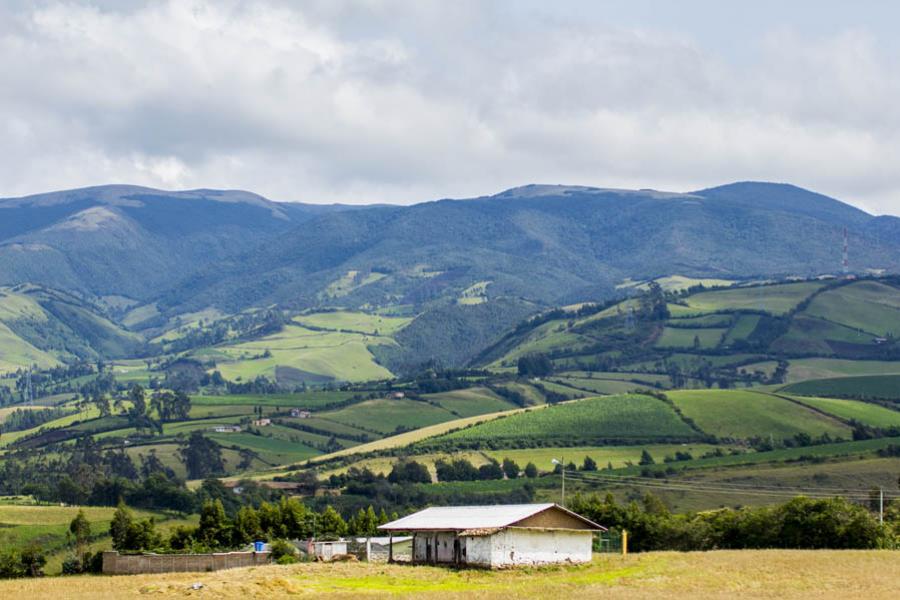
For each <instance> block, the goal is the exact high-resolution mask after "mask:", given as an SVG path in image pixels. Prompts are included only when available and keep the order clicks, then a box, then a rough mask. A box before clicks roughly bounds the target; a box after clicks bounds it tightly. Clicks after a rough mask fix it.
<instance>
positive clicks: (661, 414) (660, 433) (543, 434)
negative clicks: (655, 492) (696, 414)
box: [434, 394, 699, 445]
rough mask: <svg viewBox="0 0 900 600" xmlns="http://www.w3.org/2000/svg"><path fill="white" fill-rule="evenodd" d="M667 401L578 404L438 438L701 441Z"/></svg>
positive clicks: (626, 398) (624, 398)
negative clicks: (675, 439)
mask: <svg viewBox="0 0 900 600" xmlns="http://www.w3.org/2000/svg"><path fill="white" fill-rule="evenodd" d="M697 437H699V436H698V434H697V433H696V432H695V431H694V430H692V429H691V428H690V427H689V426H688V425H687V424H686V423H685V422H684V421H682V420H681V419H680V418H679V417H678V415H677V414H675V412H674V411H673V410H672V409H671V408H670V407H669V406H668V405H666V404H665V403H664V402H662V401H661V400H658V399H656V398H653V397H651V396H643V395H638V394H629V395H621V396H605V397H598V398H588V399H585V400H574V401H572V402H567V403H564V404H558V405H555V406H550V407H548V408H546V409H544V410H541V411H538V412H533V411H529V412H523V413H519V414H515V415H512V416H509V417H506V418H503V419H497V420H494V421H489V422H487V423H483V424H480V425H475V426H473V427H469V428H467V429H462V430H459V431H455V432H453V433H449V434H447V435H445V436H442V437H439V438H436V439H435V440H434V441H435V442H438V443H439V442H441V441H459V442H468V443H472V442H503V441H518V442H523V441H530V442H532V443H546V444H550V445H554V444H555V445H586V444H584V442H585V441H588V440H596V441H600V440H608V439H616V440H628V439H642V440H644V439H646V440H652V439H659V438H679V439H684V440H686V441H687V440H691V439H696V438H697Z"/></svg>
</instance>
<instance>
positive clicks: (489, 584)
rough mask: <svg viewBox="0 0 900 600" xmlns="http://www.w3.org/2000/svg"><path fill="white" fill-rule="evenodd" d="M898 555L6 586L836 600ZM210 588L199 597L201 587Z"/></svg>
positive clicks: (289, 571)
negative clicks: (195, 584)
mask: <svg viewBox="0 0 900 600" xmlns="http://www.w3.org/2000/svg"><path fill="white" fill-rule="evenodd" d="M898 568H900V557H898V555H897V553H895V552H884V551H875V550H869V551H836V550H816V551H809V550H743V551H713V552H689V553H678V552H648V553H643V554H629V555H628V556H620V555H608V554H607V555H595V557H594V560H593V561H592V562H591V563H589V564H586V565H576V566H571V565H570V566H552V567H542V568H529V569H511V570H503V571H486V570H467V569H463V570H454V569H446V568H441V567H429V566H409V565H385V564H377V563H352V562H350V563H301V564H295V565H288V566H269V567H257V568H247V569H233V570H229V571H219V572H215V573H169V574H152V575H150V574H148V575H126V576H117V577H89V576H85V577H69V578H65V579H59V578H45V579H32V580H16V581H0V593H5V594H6V595H8V596H22V597H27V598H34V599H36V600H42V599H44V598H51V599H54V600H55V599H57V598H61V597H65V598H70V599H72V600H87V599H91V600H95V599H96V600H105V599H112V598H115V599H118V598H123V597H127V598H130V597H143V596H146V595H151V596H153V597H156V598H176V597H177V598H182V597H185V596H192V597H193V596H197V597H210V598H223V599H230V598H235V599H245V598H275V597H288V596H291V597H293V596H298V597H307V596H309V597H325V598H335V599H343V598H359V597H360V596H363V595H364V596H365V597H366V598H421V597H428V598H436V599H443V598H448V599H451V598H452V599H457V598H458V599H464V598H465V599H468V598H481V599H485V600H492V599H498V600H508V599H509V598H516V597H520V598H522V597H527V598H535V599H543V598H552V599H559V598H573V597H577V598H609V599H613V600H615V599H619V598H622V599H626V598H628V599H631V598H671V599H674V600H680V599H682V598H684V599H688V598H690V599H693V598H763V597H765V598H779V599H788V600H791V599H794V598H821V599H826V598H836V599H840V600H855V599H860V600H880V599H881V598H894V597H896V596H897V595H898V594H900V582H898V580H897V577H896V572H897V570H898ZM197 582H200V583H202V584H203V588H202V589H199V590H193V589H192V586H193V585H194V583H197Z"/></svg>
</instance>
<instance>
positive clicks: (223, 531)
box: [197, 499, 231, 548]
mask: <svg viewBox="0 0 900 600" xmlns="http://www.w3.org/2000/svg"><path fill="white" fill-rule="evenodd" d="M197 537H198V538H199V539H200V540H201V541H202V542H203V543H205V544H206V545H207V546H209V547H210V548H219V547H223V546H227V545H228V543H229V541H230V540H231V528H230V526H229V524H228V518H227V517H226V516H225V507H224V506H222V501H221V500H219V499H216V500H207V501H206V502H204V503H203V506H202V507H201V508H200V524H199V525H198V526H197Z"/></svg>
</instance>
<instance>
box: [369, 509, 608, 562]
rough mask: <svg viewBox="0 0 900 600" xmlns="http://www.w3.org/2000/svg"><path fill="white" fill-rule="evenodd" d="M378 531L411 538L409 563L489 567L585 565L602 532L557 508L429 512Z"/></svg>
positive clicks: (423, 511)
mask: <svg viewBox="0 0 900 600" xmlns="http://www.w3.org/2000/svg"><path fill="white" fill-rule="evenodd" d="M378 529H380V530H381V531H385V532H387V533H389V534H391V535H393V534H394V533H395V532H396V533H401V532H405V533H411V534H412V562H413V563H422V564H450V565H460V566H462V565H469V566H478V567H490V568H497V567H508V566H515V565H546V564H554V563H584V562H589V561H590V560H591V553H592V550H593V541H594V533H595V532H601V531H606V528H605V527H603V526H602V525H598V524H596V523H594V522H592V521H590V520H588V519H586V518H584V517H582V516H581V515H578V514H575V513H573V512H572V511H570V510H567V509H565V508H563V507H561V506H559V505H557V504H509V505H498V506H448V507H432V508H427V509H425V510H422V511H419V512H417V513H414V514H411V515H409V516H407V517H404V518H402V519H398V520H396V521H392V522H391V523H387V524H385V525H381V526H380V527H379V528H378ZM392 558H393V557H392Z"/></svg>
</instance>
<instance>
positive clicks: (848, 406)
mask: <svg viewBox="0 0 900 600" xmlns="http://www.w3.org/2000/svg"><path fill="white" fill-rule="evenodd" d="M792 397H793V398H794V400H796V401H798V402H801V403H802V404H806V405H807V406H811V407H813V408H816V409H818V410H821V411H822V412H826V413H828V414H830V415H834V416H836V417H839V418H841V419H846V420H848V421H849V420H853V421H859V422H860V423H863V424H865V425H871V426H872V427H900V411H896V410H891V409H889V408H885V407H883V406H879V405H877V404H869V403H866V402H860V401H858V400H842V399H839V398H815V397H807V396H792Z"/></svg>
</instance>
